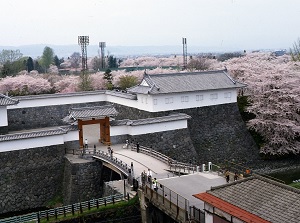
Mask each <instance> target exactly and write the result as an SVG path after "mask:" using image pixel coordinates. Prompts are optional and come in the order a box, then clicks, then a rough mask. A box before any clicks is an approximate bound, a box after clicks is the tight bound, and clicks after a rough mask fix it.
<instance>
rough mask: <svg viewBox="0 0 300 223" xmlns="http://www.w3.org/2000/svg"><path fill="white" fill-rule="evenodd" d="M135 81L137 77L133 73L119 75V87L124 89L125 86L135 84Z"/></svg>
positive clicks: (128, 86)
mask: <svg viewBox="0 0 300 223" xmlns="http://www.w3.org/2000/svg"><path fill="white" fill-rule="evenodd" d="M137 82H138V78H137V77H136V76H133V75H127V76H123V77H120V82H119V87H120V88H121V89H122V90H125V89H126V88H130V87H132V86H134V85H137Z"/></svg>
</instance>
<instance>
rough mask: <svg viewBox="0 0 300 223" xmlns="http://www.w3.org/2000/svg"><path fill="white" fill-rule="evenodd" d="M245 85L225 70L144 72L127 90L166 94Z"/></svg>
mask: <svg viewBox="0 0 300 223" xmlns="http://www.w3.org/2000/svg"><path fill="white" fill-rule="evenodd" d="M245 86H246V85H245V84H242V83H239V82H237V81H235V80H233V79H232V78H231V77H230V76H229V75H228V74H227V72H226V70H217V71H203V72H189V73H172V74H153V75H150V74H146V73H145V74H144V78H143V81H142V82H141V84H140V85H137V86H134V87H132V88H129V89H128V92H130V93H140V94H167V93H179V92H191V91H206V90H217V89H230V88H241V87H245Z"/></svg>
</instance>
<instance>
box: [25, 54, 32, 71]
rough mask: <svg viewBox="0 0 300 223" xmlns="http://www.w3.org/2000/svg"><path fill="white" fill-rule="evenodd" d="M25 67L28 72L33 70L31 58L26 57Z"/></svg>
mask: <svg viewBox="0 0 300 223" xmlns="http://www.w3.org/2000/svg"><path fill="white" fill-rule="evenodd" d="M26 68H27V71H28V72H30V71H32V70H34V65H33V59H32V58H31V57H28V59H27V61H26Z"/></svg>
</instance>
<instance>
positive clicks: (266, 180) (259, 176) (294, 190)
mask: <svg viewBox="0 0 300 223" xmlns="http://www.w3.org/2000/svg"><path fill="white" fill-rule="evenodd" d="M253 176H254V177H255V178H257V179H259V180H262V181H265V182H267V183H270V184H273V185H276V186H278V187H281V188H284V189H286V190H289V191H292V192H295V193H297V194H300V189H297V188H295V187H292V186H289V185H287V184H283V183H280V182H278V181H275V180H272V179H269V178H267V177H264V176H261V175H259V174H255V173H254V174H253Z"/></svg>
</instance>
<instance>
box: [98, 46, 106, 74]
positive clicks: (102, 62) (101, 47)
mask: <svg viewBox="0 0 300 223" xmlns="http://www.w3.org/2000/svg"><path fill="white" fill-rule="evenodd" d="M99 47H100V51H101V69H104V68H105V58H104V49H105V47H106V43H105V42H99Z"/></svg>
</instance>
